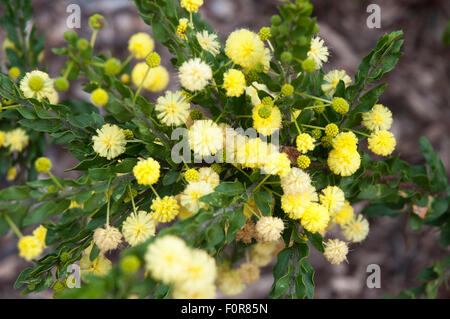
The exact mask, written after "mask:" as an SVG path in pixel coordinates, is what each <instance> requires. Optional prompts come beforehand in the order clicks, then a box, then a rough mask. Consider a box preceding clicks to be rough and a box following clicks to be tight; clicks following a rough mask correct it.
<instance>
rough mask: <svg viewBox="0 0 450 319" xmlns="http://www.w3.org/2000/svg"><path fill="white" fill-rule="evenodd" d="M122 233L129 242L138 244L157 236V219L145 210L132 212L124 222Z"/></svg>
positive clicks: (134, 244) (133, 244)
mask: <svg viewBox="0 0 450 319" xmlns="http://www.w3.org/2000/svg"><path fill="white" fill-rule="evenodd" d="M122 234H123V237H124V238H125V240H126V242H127V243H129V244H130V245H131V246H136V245H138V244H140V243H143V242H144V241H146V240H147V239H149V238H150V237H153V236H155V221H154V220H153V218H152V216H151V214H149V213H147V212H145V211H143V210H140V211H138V212H137V214H135V213H132V214H131V215H130V216H128V217H127V219H125V221H124V222H123V224H122Z"/></svg>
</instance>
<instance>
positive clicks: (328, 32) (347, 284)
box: [0, 0, 450, 298]
mask: <svg viewBox="0 0 450 319" xmlns="http://www.w3.org/2000/svg"><path fill="white" fill-rule="evenodd" d="M312 2H313V4H314V5H315V11H314V15H315V16H317V17H318V21H319V26H320V32H319V34H320V36H321V37H322V38H323V39H325V42H326V44H327V46H328V47H329V49H330V52H331V56H330V62H329V63H328V64H326V65H325V70H326V71H329V70H332V69H336V68H337V69H344V70H346V71H347V73H349V74H350V75H351V76H352V77H353V75H354V73H355V71H356V69H357V66H358V64H359V62H360V61H361V59H362V58H363V57H364V56H365V55H366V54H367V53H368V52H369V51H370V50H371V49H372V48H373V47H374V46H375V43H376V41H377V39H378V38H379V36H381V35H382V34H384V33H386V32H391V31H394V30H398V29H402V30H403V31H404V32H405V44H404V48H403V49H404V52H405V54H404V56H403V57H402V58H401V59H400V62H399V64H398V65H397V67H396V68H395V69H394V71H392V72H391V73H389V74H388V75H387V76H385V78H384V81H386V82H388V83H389V85H388V87H387V90H386V92H385V94H384V95H383V96H382V98H381V100H380V102H381V103H383V104H384V105H386V106H388V107H389V108H390V109H391V110H392V112H393V115H394V126H393V132H394V134H395V135H396V138H397V140H398V145H397V150H396V152H398V153H400V154H401V156H402V158H403V159H405V160H407V161H409V162H411V163H414V164H421V163H422V162H423V159H422V156H421V154H420V151H419V148H418V142H417V141H418V138H419V137H420V136H422V135H423V136H426V137H427V138H428V139H429V140H430V141H431V143H432V144H433V146H434V147H435V149H436V150H437V151H438V153H439V154H440V156H441V157H442V160H443V162H444V165H445V167H446V169H447V172H448V171H450V139H449V136H450V125H449V124H450V116H449V115H450V108H449V100H450V85H449V84H450V81H449V78H450V63H449V62H450V48H449V47H447V48H446V47H444V46H443V45H442V43H441V36H442V33H443V31H444V29H445V25H446V23H447V20H448V19H449V18H450V2H449V1H448V0H397V1H388V0H377V1H373V0H372V1H358V0H341V1H332V0H320V1H319V0H313V1H312ZM33 3H34V5H35V15H34V16H35V18H36V24H37V28H38V30H39V31H40V33H43V34H44V35H45V38H46V40H47V44H46V56H45V57H46V60H45V61H46V63H47V64H48V71H49V73H50V75H51V76H53V77H56V76H59V70H60V69H61V67H62V65H63V60H61V59H60V58H59V57H57V56H55V55H54V54H52V53H51V51H50V49H51V48H52V47H61V46H63V42H62V35H63V33H64V32H65V31H66V30H67V26H66V19H67V16H68V14H67V13H66V8H67V6H68V5H69V4H71V3H76V4H79V5H80V7H81V11H82V17H83V18H82V22H81V23H82V28H81V29H80V30H77V31H78V32H79V34H81V35H82V36H85V37H87V38H89V37H90V30H89V27H88V26H87V23H88V21H87V19H88V17H89V16H90V15H91V14H93V13H97V12H98V13H101V14H103V15H104V16H105V17H106V19H107V21H108V28H106V29H105V30H102V31H101V32H100V34H99V37H98V40H97V44H96V48H97V49H102V50H111V51H112V53H113V55H114V56H116V57H119V58H121V59H125V57H126V56H127V55H128V52H127V41H128V38H129V37H130V35H132V34H133V33H135V32H138V31H147V32H150V31H151V30H150V27H149V26H147V25H146V24H144V22H143V21H142V20H141V19H140V17H139V16H138V14H137V11H136V8H135V7H134V5H133V3H132V2H131V1H127V0H96V1H91V0H70V1H67V0H59V1H54V0H33ZM370 3H376V4H378V5H379V6H380V7H381V28H380V29H369V28H367V27H366V19H367V17H368V16H369V13H367V12H366V8H367V6H368V5H369V4H370ZM278 4H279V2H278V1H277V0H205V5H204V6H203V7H202V8H201V13H202V15H203V16H204V18H205V19H206V20H207V21H209V22H210V23H211V24H212V26H213V27H214V28H215V29H216V30H218V32H219V35H220V36H221V38H222V40H223V39H226V36H227V35H228V34H229V33H230V32H231V31H233V30H234V29H236V28H238V27H247V28H250V29H252V30H255V31H257V30H259V28H260V27H262V26H266V25H269V24H270V17H271V16H272V15H273V14H275V13H276V6H277V5H278ZM3 39H4V32H3V30H2V29H0V40H3ZM156 51H157V52H159V53H160V54H161V55H162V57H163V64H164V65H165V66H166V67H168V68H169V69H170V62H169V54H168V52H167V50H165V48H164V47H162V46H161V45H159V44H157V47H156ZM170 70H171V84H170V85H171V86H172V87H176V86H177V80H176V77H175V73H174V71H173V69H170ZM68 94H69V95H70V96H71V97H72V98H85V99H87V95H86V94H85V93H83V92H82V91H81V89H80V88H79V87H78V88H77V87H76V86H72V87H71V91H70V92H69V93H68ZM149 97H150V98H154V97H152V96H149ZM46 155H47V156H49V157H51V158H53V159H54V160H56V161H57V163H58V164H59V165H58V167H56V168H55V169H56V170H57V171H56V173H57V174H60V175H63V174H65V173H63V171H64V169H66V168H68V167H72V166H73V164H74V159H73V158H72V157H71V156H70V154H67V153H66V152H64V151H63V150H62V149H61V148H58V147H56V148H52V149H50V150H48V153H47V154H46ZM0 186H1V187H3V186H4V185H0ZM358 208H359V209H360V208H361V207H357V209H358ZM370 222H371V231H370V234H369V237H368V238H367V239H366V241H364V242H363V243H362V244H359V245H355V244H354V245H352V246H351V249H352V251H351V252H350V254H349V257H348V260H349V263H348V264H343V265H339V266H332V265H330V264H328V263H327V262H326V261H325V259H324V258H323V256H321V255H319V254H317V253H315V251H314V250H313V253H312V256H311V257H310V260H311V263H312V264H313V266H314V267H315V269H316V275H315V281H316V297H317V298H379V297H381V296H383V295H384V294H386V293H389V294H393V295H396V294H398V293H399V292H400V291H401V290H404V289H408V288H410V287H412V286H413V285H414V284H415V281H414V277H415V276H416V275H417V274H418V272H419V271H420V270H421V269H422V268H424V267H426V266H429V265H430V264H431V263H432V261H433V260H435V259H441V258H443V257H445V256H447V255H448V254H449V250H447V251H446V250H444V249H442V248H441V247H440V246H439V243H438V238H439V234H438V233H437V232H434V231H431V230H430V229H428V228H423V229H422V230H421V231H417V232H413V231H411V230H409V229H408V228H407V219H406V216H405V217H404V218H398V219H391V218H388V217H385V218H379V219H377V220H370ZM15 245H16V238H15V237H14V236H13V234H11V233H10V234H8V235H7V236H5V237H4V238H0V298H15V297H18V296H19V292H18V291H15V290H14V289H13V288H12V286H13V283H14V280H15V278H16V276H17V274H18V273H19V272H20V271H21V270H22V269H23V268H25V267H26V263H25V262H24V261H23V260H22V259H20V258H18V257H17V255H16V251H15ZM371 263H375V264H378V265H380V267H381V288H380V289H368V288H367V287H366V277H367V273H366V267H367V265H368V264H371ZM271 284H272V275H271V271H270V267H268V268H267V269H265V270H264V272H263V278H262V280H261V281H260V282H258V283H256V284H253V285H251V286H249V287H248V289H247V290H246V291H245V292H244V293H243V294H242V295H240V296H239V297H243V298H265V297H267V295H268V292H269V290H270V286H271ZM51 296H52V293H51V292H43V293H40V294H35V295H30V296H28V298H51ZM439 296H440V297H442V298H448V297H450V291H448V290H447V291H446V290H445V289H441V291H440V294H439Z"/></svg>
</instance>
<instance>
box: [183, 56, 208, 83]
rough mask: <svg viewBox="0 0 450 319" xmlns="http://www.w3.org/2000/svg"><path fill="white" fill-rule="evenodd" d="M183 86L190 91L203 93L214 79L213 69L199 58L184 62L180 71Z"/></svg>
mask: <svg viewBox="0 0 450 319" xmlns="http://www.w3.org/2000/svg"><path fill="white" fill-rule="evenodd" d="M178 77H179V78H180V83H181V85H182V86H183V87H184V88H185V89H187V90H189V91H201V90H203V89H204V88H205V87H206V86H207V85H208V84H209V81H210V80H211V79H212V70H211V67H210V66H209V65H208V64H206V63H205V62H203V61H202V60H200V59H199V58H194V59H190V60H188V61H186V62H184V63H183V64H182V65H181V67H180V68H179V69H178Z"/></svg>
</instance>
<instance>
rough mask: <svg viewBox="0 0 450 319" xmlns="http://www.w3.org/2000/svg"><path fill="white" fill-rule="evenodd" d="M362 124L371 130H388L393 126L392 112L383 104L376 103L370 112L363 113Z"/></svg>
mask: <svg viewBox="0 0 450 319" xmlns="http://www.w3.org/2000/svg"><path fill="white" fill-rule="evenodd" d="M361 124H362V125H364V126H365V127H367V129H369V130H371V131H378V130H381V131H387V130H389V129H390V128H391V126H392V112H391V111H390V110H389V109H388V108H387V107H385V106H383V105H382V104H375V105H374V107H373V108H372V109H371V110H370V111H369V112H366V113H363V114H362V122H361Z"/></svg>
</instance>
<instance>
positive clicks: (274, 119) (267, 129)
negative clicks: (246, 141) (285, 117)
mask: <svg viewBox="0 0 450 319" xmlns="http://www.w3.org/2000/svg"><path fill="white" fill-rule="evenodd" d="M263 107H264V105H263V104H259V105H257V106H255V107H254V108H253V110H252V119H253V127H254V128H255V129H256V131H257V132H258V133H260V134H263V135H265V136H270V135H272V134H273V133H274V132H275V131H277V130H278V129H280V128H281V119H282V118H281V112H280V109H279V108H278V107H276V106H274V107H272V108H271V113H270V115H269V117H267V118H262V117H261V116H260V114H259V111H260V109H261V108H263Z"/></svg>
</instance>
